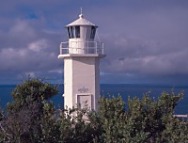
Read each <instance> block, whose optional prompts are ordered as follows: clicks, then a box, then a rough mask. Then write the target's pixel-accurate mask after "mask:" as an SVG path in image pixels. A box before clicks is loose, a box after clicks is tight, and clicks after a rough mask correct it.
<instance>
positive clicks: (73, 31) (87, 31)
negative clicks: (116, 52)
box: [59, 13, 104, 57]
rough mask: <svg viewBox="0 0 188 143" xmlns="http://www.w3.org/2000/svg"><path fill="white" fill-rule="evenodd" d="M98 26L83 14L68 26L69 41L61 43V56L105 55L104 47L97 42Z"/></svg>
mask: <svg viewBox="0 0 188 143" xmlns="http://www.w3.org/2000/svg"><path fill="white" fill-rule="evenodd" d="M97 27H98V26H97V25H95V24H93V23H92V22H90V21H88V20H87V19H85V18H84V16H83V14H82V13H81V14H80V15H79V18H78V19H77V20H75V21H73V22H72V23H70V24H68V25H66V29H67V33H68V41H67V42H61V44H60V55H59V57H64V55H66V54H87V55H88V54H98V55H103V54H104V45H103V43H102V42H100V41H96V40H95V36H96V33H97Z"/></svg>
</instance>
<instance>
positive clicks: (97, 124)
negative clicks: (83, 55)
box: [0, 79, 188, 143]
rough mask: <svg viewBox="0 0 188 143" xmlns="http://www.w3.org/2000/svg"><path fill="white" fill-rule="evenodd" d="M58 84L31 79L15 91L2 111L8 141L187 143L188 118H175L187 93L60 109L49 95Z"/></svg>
mask: <svg viewBox="0 0 188 143" xmlns="http://www.w3.org/2000/svg"><path fill="white" fill-rule="evenodd" d="M55 94H57V88H56V87H55V86H53V85H50V84H48V83H45V82H42V81H40V80H38V79H29V80H27V81H25V82H24V83H22V84H20V85H18V86H17V87H16V88H15V90H14V91H13V94H12V96H13V99H14V100H13V101H12V102H11V103H9V105H8V106H7V110H6V112H3V111H2V110H1V111H0V142H2V143H4V142H5V143H75V142H76V143H167V142H172V143H185V142H188V136H187V134H188V122H187V121H183V120H180V119H179V118H176V117H174V108H175V107H176V105H177V104H178V102H179V100H180V99H181V98H182V93H179V94H175V93H173V92H172V93H165V92H164V93H162V94H161V95H160V96H159V98H158V99H155V100H154V99H153V98H151V97H150V96H149V95H148V94H146V95H145V96H143V97H142V98H141V99H140V98H138V97H133V98H131V97H128V102H127V103H125V102H124V101H123V100H122V98H121V97H120V96H119V97H112V98H104V97H103V98H101V100H100V103H99V105H100V106H99V109H98V111H90V110H87V109H80V108H78V109H76V108H75V109H68V110H64V109H55V108H54V106H53V104H52V103H51V102H49V100H48V99H49V98H51V97H52V96H54V95H55Z"/></svg>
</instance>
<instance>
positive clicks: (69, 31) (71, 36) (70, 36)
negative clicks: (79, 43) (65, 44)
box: [68, 27, 73, 38]
mask: <svg viewBox="0 0 188 143" xmlns="http://www.w3.org/2000/svg"><path fill="white" fill-rule="evenodd" d="M68 34H69V38H73V27H68Z"/></svg>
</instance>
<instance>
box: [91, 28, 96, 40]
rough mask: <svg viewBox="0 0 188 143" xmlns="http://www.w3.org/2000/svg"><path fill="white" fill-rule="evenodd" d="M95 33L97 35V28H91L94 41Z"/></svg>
mask: <svg viewBox="0 0 188 143" xmlns="http://www.w3.org/2000/svg"><path fill="white" fill-rule="evenodd" d="M95 33H96V27H95V26H92V27H91V35H90V39H94V38H95Z"/></svg>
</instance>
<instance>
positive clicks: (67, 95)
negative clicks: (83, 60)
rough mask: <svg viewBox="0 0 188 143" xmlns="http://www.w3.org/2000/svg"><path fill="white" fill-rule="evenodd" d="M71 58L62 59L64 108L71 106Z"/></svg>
mask: <svg viewBox="0 0 188 143" xmlns="http://www.w3.org/2000/svg"><path fill="white" fill-rule="evenodd" d="M72 73H73V72H72V59H70V58H65V59H64V108H65V109H66V108H67V106H68V108H72V107H73V102H72V90H71V89H72V84H73V83H72V81H73V80H72V78H73V77H72Z"/></svg>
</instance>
